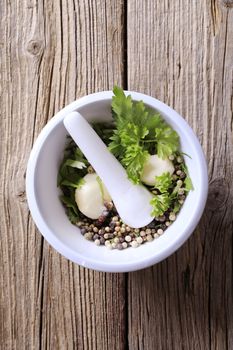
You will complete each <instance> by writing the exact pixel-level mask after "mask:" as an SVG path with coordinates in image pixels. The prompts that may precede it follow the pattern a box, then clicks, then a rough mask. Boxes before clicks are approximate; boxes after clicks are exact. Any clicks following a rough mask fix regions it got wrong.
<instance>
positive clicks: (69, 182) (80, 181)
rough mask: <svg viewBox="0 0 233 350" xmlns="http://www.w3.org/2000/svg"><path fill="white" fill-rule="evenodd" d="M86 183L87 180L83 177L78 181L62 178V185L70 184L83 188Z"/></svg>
mask: <svg viewBox="0 0 233 350" xmlns="http://www.w3.org/2000/svg"><path fill="white" fill-rule="evenodd" d="M84 183H85V180H83V179H82V178H81V179H79V180H78V181H76V182H72V181H71V180H68V179H65V180H62V182H61V185H62V186H69V187H73V188H81V187H82V186H83V185H84Z"/></svg>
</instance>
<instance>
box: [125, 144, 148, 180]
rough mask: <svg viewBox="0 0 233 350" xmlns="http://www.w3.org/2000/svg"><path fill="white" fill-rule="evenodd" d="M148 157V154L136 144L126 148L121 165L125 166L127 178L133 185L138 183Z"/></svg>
mask: <svg viewBox="0 0 233 350" xmlns="http://www.w3.org/2000/svg"><path fill="white" fill-rule="evenodd" d="M148 156H149V153H148V152H147V151H145V150H143V148H142V147H141V146H140V145H138V144H137V143H135V144H132V145H129V146H128V147H127V149H126V152H125V155H124V158H122V163H123V165H125V166H126V170H127V174H128V177H129V179H130V180H132V181H133V183H135V184H139V183H140V175H141V173H142V170H143V166H144V164H145V162H146V160H147V158H148Z"/></svg>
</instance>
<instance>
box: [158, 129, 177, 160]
mask: <svg viewBox="0 0 233 350" xmlns="http://www.w3.org/2000/svg"><path fill="white" fill-rule="evenodd" d="M155 135H156V141H157V154H158V156H159V157H160V158H163V159H164V158H167V157H168V156H170V155H171V154H173V153H175V152H176V151H178V149H179V136H178V134H177V133H176V131H175V130H173V129H172V128H171V127H170V126H168V125H167V126H165V127H163V128H156V129H155Z"/></svg>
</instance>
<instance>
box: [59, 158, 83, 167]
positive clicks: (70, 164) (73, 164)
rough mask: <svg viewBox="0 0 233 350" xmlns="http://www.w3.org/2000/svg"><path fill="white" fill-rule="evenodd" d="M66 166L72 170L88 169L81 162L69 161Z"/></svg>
mask: <svg viewBox="0 0 233 350" xmlns="http://www.w3.org/2000/svg"><path fill="white" fill-rule="evenodd" d="M64 166H70V167H72V168H77V169H83V168H86V164H85V163H84V162H81V161H79V160H73V159H67V160H66V161H65V163H64Z"/></svg>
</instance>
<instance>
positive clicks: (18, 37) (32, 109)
mask: <svg viewBox="0 0 233 350" xmlns="http://www.w3.org/2000/svg"><path fill="white" fill-rule="evenodd" d="M0 8H1V11H0V12H1V24H0V25H1V28H0V33H1V39H0V40H1V42H0V49H1V69H0V72H1V77H0V81H1V109H0V110H1V118H0V130H1V140H0V142H1V155H0V157H1V159H0V160H1V169H0V179H1V180H0V196H1V208H0V210H1V214H0V227H1V240H0V291H1V292H0V348H1V349H3V350H5V349H6V350H8V349H9V350H12V349H20V350H21V349H30V350H31V349H77V348H78V349H100V348H101V349H123V348H124V344H125V315H126V313H125V277H124V275H123V274H119V275H112V274H103V273H97V272H93V271H89V270H86V269H83V268H79V267H78V266H76V265H74V264H72V263H70V262H68V261H67V260H66V259H64V258H62V257H61V256H60V255H59V254H57V253H56V252H55V251H54V250H53V249H52V248H51V247H49V246H48V244H47V243H46V242H45V241H44V240H43V239H42V237H41V235H40V234H39V233H38V232H36V229H35V226H34V224H33V223H32V219H31V217H30V215H29V213H28V208H27V203H26V198H25V170H26V164H27V160H28V156H29V152H30V150H31V147H32V144H33V142H34V140H35V138H36V137H37V135H38V133H39V132H40V131H41V129H42V128H43V126H44V125H45V124H46V122H47V121H48V119H49V118H51V117H52V116H53V115H54V114H55V113H56V112H57V111H58V110H59V109H61V108H62V107H63V106H64V105H65V104H68V103H70V102H71V101H73V100H75V99H76V98H78V97H80V96H82V95H86V94H88V93H91V92H94V91H100V90H107V89H109V88H112V86H113V84H114V83H117V84H122V82H123V78H124V70H123V69H122V61H123V46H122V45H123V36H124V33H123V30H124V28H123V25H122V24H123V21H124V13H123V8H124V7H123V2H122V1H115V0H111V1H110V0H106V1H102V0H97V1H94V2H93V1H85V0H83V1H81V0H80V1H76V0H75V1H37V0H23V1H19V0H15V1H4V0H2V1H0Z"/></svg>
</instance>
